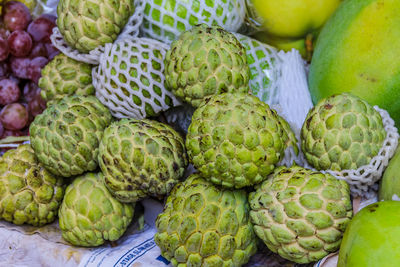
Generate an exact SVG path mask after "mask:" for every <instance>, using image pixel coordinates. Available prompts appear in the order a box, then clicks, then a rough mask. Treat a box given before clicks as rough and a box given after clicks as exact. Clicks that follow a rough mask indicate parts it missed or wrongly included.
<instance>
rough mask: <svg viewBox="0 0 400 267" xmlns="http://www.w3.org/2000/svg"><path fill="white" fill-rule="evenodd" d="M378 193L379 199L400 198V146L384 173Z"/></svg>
mask: <svg viewBox="0 0 400 267" xmlns="http://www.w3.org/2000/svg"><path fill="white" fill-rule="evenodd" d="M378 195H379V196H378V199H379V200H400V146H397V150H396V153H395V154H394V156H393V157H392V158H391V159H390V161H389V164H388V166H387V167H386V170H385V172H384V173H383V177H382V179H381V182H380V184H379V194H378Z"/></svg>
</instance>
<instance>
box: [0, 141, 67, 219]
mask: <svg viewBox="0 0 400 267" xmlns="http://www.w3.org/2000/svg"><path fill="white" fill-rule="evenodd" d="M0 177H1V178H0V218H2V219H4V220H6V221H9V222H12V223H14V224H18V225H19V224H24V223H26V224H30V225H33V226H42V225H45V224H48V223H51V222H53V221H54V220H55V219H56V217H57V212H58V207H59V206H60V204H61V201H62V199H63V197H64V183H63V179H62V178H60V177H57V176H54V175H52V174H51V173H50V172H49V171H47V170H46V169H45V168H44V167H43V165H42V164H40V163H39V162H38V160H37V158H36V156H35V154H34V152H33V150H32V148H31V146H30V145H28V144H26V145H20V146H19V147H18V148H16V149H11V150H8V151H7V152H6V153H5V154H4V155H3V156H2V157H0Z"/></svg>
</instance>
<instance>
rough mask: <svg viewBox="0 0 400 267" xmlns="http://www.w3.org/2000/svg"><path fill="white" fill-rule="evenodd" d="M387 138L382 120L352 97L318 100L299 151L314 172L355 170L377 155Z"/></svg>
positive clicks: (370, 108) (362, 101)
mask: <svg viewBox="0 0 400 267" xmlns="http://www.w3.org/2000/svg"><path fill="white" fill-rule="evenodd" d="M385 138H386V131H385V129H384V126H383V122H382V117H381V115H380V114H379V112H378V111H376V110H375V109H374V108H373V107H372V106H371V105H369V104H368V103H367V102H366V101H364V100H362V99H360V98H358V97H356V96H353V95H351V94H347V93H344V94H340V95H334V96H331V97H328V98H326V99H323V100H321V101H320V102H319V103H318V104H317V105H316V106H314V107H313V108H312V109H311V110H310V111H309V113H308V114H307V117H306V120H305V122H304V124H303V127H302V129H301V148H302V150H303V153H304V155H305V157H306V159H307V161H308V163H310V164H311V165H312V166H313V167H314V168H316V169H317V170H335V171H341V170H355V169H357V168H359V167H361V166H365V165H368V164H369V163H370V162H371V160H372V158H373V157H375V156H376V155H378V153H379V151H380V149H381V148H382V145H383V141H384V140H385Z"/></svg>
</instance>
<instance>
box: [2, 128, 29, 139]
mask: <svg viewBox="0 0 400 267" xmlns="http://www.w3.org/2000/svg"><path fill="white" fill-rule="evenodd" d="M8 136H24V133H23V132H22V131H19V130H16V131H12V130H6V129H5V130H4V133H3V135H2V136H1V138H6V137H8Z"/></svg>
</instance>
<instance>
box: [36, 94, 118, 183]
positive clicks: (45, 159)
mask: <svg viewBox="0 0 400 267" xmlns="http://www.w3.org/2000/svg"><path fill="white" fill-rule="evenodd" d="M111 119H112V117H111V113H110V111H109V110H108V109H107V108H106V107H105V106H103V104H101V103H100V101H99V100H98V99H97V98H96V97H94V96H68V97H64V98H63V99H62V100H59V101H58V102H57V103H55V104H53V105H50V106H49V107H48V108H46V109H45V110H44V112H43V113H42V114H39V115H37V116H36V117H35V120H34V121H33V122H32V123H31V125H30V128H29V131H30V141H31V144H32V148H33V150H34V151H35V154H36V156H37V157H38V159H39V161H40V162H41V163H42V164H43V165H44V166H45V167H46V168H47V169H48V170H49V171H50V172H52V173H54V174H55V175H59V176H63V177H71V176H74V175H80V174H82V173H84V172H87V171H94V170H96V169H97V167H98V161H97V157H98V153H99V144H100V140H101V138H102V137H103V132H104V129H105V128H106V127H107V126H108V125H109V124H110V123H111Z"/></svg>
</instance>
